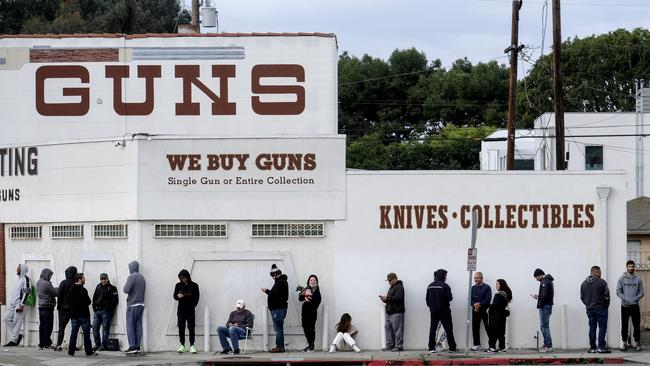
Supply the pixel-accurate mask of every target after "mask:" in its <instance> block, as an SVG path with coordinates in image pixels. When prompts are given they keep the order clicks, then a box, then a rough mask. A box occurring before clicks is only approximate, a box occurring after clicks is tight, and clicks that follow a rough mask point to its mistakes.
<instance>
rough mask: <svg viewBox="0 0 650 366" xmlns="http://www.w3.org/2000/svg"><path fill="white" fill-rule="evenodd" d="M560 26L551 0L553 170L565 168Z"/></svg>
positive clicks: (556, 4)
mask: <svg viewBox="0 0 650 366" xmlns="http://www.w3.org/2000/svg"><path fill="white" fill-rule="evenodd" d="M561 46H562V27H561V24H560V0H553V90H554V92H555V170H566V168H567V166H566V162H565V160H564V91H563V90H562V70H561V68H560V56H561V55H560V47H561Z"/></svg>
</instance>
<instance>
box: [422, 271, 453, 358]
mask: <svg viewBox="0 0 650 366" xmlns="http://www.w3.org/2000/svg"><path fill="white" fill-rule="evenodd" d="M433 276H434V281H433V282H431V283H430V284H429V287H427V306H428V307H429V311H430V312H431V326H430V327H429V353H436V330H437V329H438V323H442V327H443V329H444V330H445V334H447V343H448V344H449V352H451V353H455V352H458V350H457V349H456V340H455V338H454V327H453V323H452V319H451V308H450V306H449V303H450V302H451V300H453V298H454V297H453V296H452V294H451V287H449V285H448V284H447V283H445V281H446V280H447V271H446V270H444V269H439V270H437V271H436V272H435V273H434V274H433Z"/></svg>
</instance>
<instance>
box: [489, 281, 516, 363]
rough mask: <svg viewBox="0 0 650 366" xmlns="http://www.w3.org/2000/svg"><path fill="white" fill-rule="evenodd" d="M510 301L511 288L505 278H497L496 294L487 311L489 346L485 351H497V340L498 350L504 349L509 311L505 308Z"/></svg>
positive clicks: (502, 350)
mask: <svg viewBox="0 0 650 366" xmlns="http://www.w3.org/2000/svg"><path fill="white" fill-rule="evenodd" d="M510 301H512V290H510V287H509V286H508V283H507V282H506V280H504V279H501V278H499V279H498V280H497V283H496V294H494V298H493V299H492V304H491V305H490V308H489V309H488V311H489V324H490V325H489V330H490V332H489V334H488V336H489V337H488V338H489V342H488V344H489V347H490V348H488V349H487V351H486V352H490V353H493V352H497V349H496V345H497V341H499V351H498V352H505V350H506V318H507V317H508V315H510V311H509V310H508V309H506V307H507V306H508V304H509V303H510Z"/></svg>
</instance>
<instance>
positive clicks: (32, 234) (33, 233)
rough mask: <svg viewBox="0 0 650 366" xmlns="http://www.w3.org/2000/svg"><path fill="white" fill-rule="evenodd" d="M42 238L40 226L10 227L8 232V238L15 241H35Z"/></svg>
mask: <svg viewBox="0 0 650 366" xmlns="http://www.w3.org/2000/svg"><path fill="white" fill-rule="evenodd" d="M42 237H43V227H42V226H41V225H21V226H12V227H11V229H10V230H9V238H11V239H16V240H30V239H31V240H35V239H41V238H42Z"/></svg>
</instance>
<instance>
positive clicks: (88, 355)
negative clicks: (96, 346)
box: [86, 352, 98, 357]
mask: <svg viewBox="0 0 650 366" xmlns="http://www.w3.org/2000/svg"><path fill="white" fill-rule="evenodd" d="M92 356H98V354H97V352H93V353H86V357H92Z"/></svg>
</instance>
